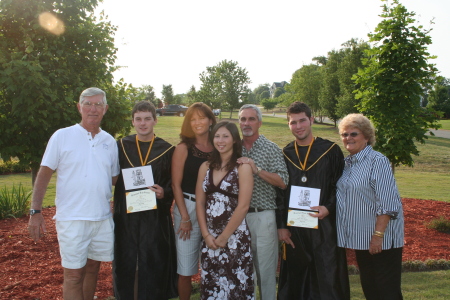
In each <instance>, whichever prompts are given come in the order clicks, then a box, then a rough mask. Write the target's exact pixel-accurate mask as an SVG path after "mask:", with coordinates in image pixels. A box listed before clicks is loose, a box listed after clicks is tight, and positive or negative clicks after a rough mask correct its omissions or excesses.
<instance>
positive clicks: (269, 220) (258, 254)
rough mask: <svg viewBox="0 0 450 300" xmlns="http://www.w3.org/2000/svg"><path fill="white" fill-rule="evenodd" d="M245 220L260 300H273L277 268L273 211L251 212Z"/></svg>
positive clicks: (275, 228)
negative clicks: (248, 231)
mask: <svg viewBox="0 0 450 300" xmlns="http://www.w3.org/2000/svg"><path fill="white" fill-rule="evenodd" d="M245 219H246V221H247V225H248V227H249V229H250V233H251V237H252V252H253V264H254V266H255V268H254V269H255V272H256V276H255V278H257V285H258V286H259V294H260V296H261V300H274V299H276V272H277V266H278V233H277V223H276V220H275V211H274V210H265V211H262V212H251V213H248V214H247V217H246V218H245ZM255 285H256V284H255Z"/></svg>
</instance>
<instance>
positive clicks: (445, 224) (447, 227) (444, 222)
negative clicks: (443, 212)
mask: <svg viewBox="0 0 450 300" xmlns="http://www.w3.org/2000/svg"><path fill="white" fill-rule="evenodd" d="M425 227H427V228H429V229H435V230H437V231H439V232H445V233H450V220H449V219H446V218H445V217H444V216H441V217H439V218H438V219H433V220H431V221H430V222H428V223H425Z"/></svg>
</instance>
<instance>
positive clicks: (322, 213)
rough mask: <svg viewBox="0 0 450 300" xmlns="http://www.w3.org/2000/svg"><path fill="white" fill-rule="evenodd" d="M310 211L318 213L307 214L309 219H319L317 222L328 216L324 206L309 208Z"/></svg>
mask: <svg viewBox="0 0 450 300" xmlns="http://www.w3.org/2000/svg"><path fill="white" fill-rule="evenodd" d="M311 209H314V210H318V211H319V213H318V214H309V215H310V216H311V217H314V218H319V220H322V219H323V218H325V217H326V216H328V215H329V214H330V212H329V211H328V208H326V207H325V206H311Z"/></svg>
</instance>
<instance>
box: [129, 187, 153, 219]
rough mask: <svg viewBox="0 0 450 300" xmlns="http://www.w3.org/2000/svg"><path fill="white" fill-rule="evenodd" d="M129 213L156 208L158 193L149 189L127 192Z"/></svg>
mask: <svg viewBox="0 0 450 300" xmlns="http://www.w3.org/2000/svg"><path fill="white" fill-rule="evenodd" d="M125 196H126V200H127V213H134V212H138V211H144V210H151V209H156V208H157V206H156V194H155V192H154V191H151V190H149V189H143V190H139V191H134V192H126V193H125Z"/></svg>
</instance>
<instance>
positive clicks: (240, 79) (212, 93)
mask: <svg viewBox="0 0 450 300" xmlns="http://www.w3.org/2000/svg"><path fill="white" fill-rule="evenodd" d="M200 81H201V82H202V87H201V89H200V90H201V91H202V93H201V94H202V96H205V95H207V96H208V97H211V102H213V104H215V105H218V106H216V108H217V107H218V108H220V109H222V104H225V105H226V107H227V108H229V109H230V118H231V116H232V113H233V109H234V108H237V107H239V106H240V103H241V102H242V101H246V100H247V97H248V93H249V87H248V84H250V83H251V81H250V78H249V77H248V72H247V70H246V69H245V68H241V67H239V65H238V63H237V62H235V61H228V60H223V61H221V62H220V63H218V64H217V65H216V66H214V67H206V71H204V72H202V73H201V74H200Z"/></svg>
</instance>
